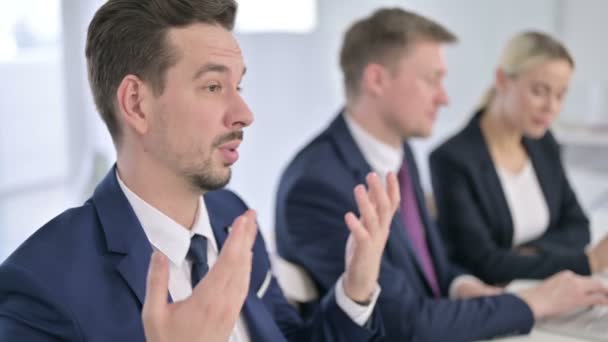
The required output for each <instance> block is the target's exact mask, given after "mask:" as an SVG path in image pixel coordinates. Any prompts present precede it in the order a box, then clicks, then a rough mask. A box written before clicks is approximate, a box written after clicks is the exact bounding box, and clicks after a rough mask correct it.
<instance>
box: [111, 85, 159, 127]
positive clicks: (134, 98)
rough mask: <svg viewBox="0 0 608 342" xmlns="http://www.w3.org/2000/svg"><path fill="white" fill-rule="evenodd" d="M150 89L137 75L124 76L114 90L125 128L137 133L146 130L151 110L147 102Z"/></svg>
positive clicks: (119, 113)
mask: <svg viewBox="0 0 608 342" xmlns="http://www.w3.org/2000/svg"><path fill="white" fill-rule="evenodd" d="M151 96H153V94H152V90H151V89H150V88H149V87H148V86H147V85H146V84H145V83H144V82H143V81H142V80H141V79H140V78H139V77H137V76H135V75H127V76H125V77H124V78H123V79H122V81H121V82H120V84H119V85H118V89H117V90H116V102H117V106H118V115H119V116H120V121H121V122H122V125H123V126H125V128H126V129H130V130H133V131H135V132H137V133H138V134H145V133H146V132H147V131H148V128H149V123H150V118H151V112H150V109H149V106H148V105H147V102H148V101H149V100H150V97H151Z"/></svg>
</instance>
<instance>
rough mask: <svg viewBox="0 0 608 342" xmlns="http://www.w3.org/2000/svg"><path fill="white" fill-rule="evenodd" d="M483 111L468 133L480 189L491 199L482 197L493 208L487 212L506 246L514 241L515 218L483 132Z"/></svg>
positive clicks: (470, 125)
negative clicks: (479, 173) (480, 183)
mask: <svg viewBox="0 0 608 342" xmlns="http://www.w3.org/2000/svg"><path fill="white" fill-rule="evenodd" d="M481 115H482V112H481V111H480V112H478V113H476V115H475V116H474V117H473V119H472V120H471V122H469V125H468V127H467V131H468V134H470V135H471V138H472V139H471V140H472V144H471V148H472V155H474V156H475V157H476V158H477V159H478V163H479V164H478V165H479V166H478V167H479V170H480V172H481V178H482V179H481V182H482V189H481V191H479V193H480V194H483V196H489V197H490V198H489V199H487V200H486V199H482V203H483V204H484V205H489V206H491V208H489V209H490V210H487V211H486V212H488V213H490V215H489V217H487V218H486V219H488V220H489V222H490V224H492V225H493V226H495V227H497V228H500V229H501V231H502V241H503V243H504V244H505V246H511V244H512V241H513V220H512V218H511V211H510V209H509V204H508V203H507V198H506V196H505V193H504V191H503V188H502V184H501V183H500V179H499V178H498V172H497V171H496V167H495V165H494V161H493V160H492V157H491V155H490V150H489V148H488V144H487V142H486V141H485V138H484V137H483V134H482V133H481V128H480V127H479V120H480V118H481Z"/></svg>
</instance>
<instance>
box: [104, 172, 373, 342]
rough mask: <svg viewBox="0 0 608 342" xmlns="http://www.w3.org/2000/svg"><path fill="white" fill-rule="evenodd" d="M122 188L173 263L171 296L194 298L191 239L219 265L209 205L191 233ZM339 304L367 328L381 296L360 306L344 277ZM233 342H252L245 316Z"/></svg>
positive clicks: (209, 260)
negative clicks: (200, 241)
mask: <svg viewBox="0 0 608 342" xmlns="http://www.w3.org/2000/svg"><path fill="white" fill-rule="evenodd" d="M116 177H117V179H118V184H119V185H120V188H121V189H122V191H123V193H124V194H125V196H126V197H127V200H128V201H129V204H131V207H132V208H133V211H134V212H135V216H137V219H138V220H139V223H140V224H141V226H142V228H143V230H144V232H145V234H146V236H147V237H148V240H150V243H151V244H152V246H153V247H154V249H156V250H159V251H160V252H162V253H163V254H165V255H166V256H167V259H168V260H169V293H170V294H171V298H172V299H173V300H174V301H179V300H182V299H185V298H187V297H189V296H190V295H191V294H192V283H191V272H192V263H191V262H190V261H189V260H188V259H186V255H187V254H188V249H189V248H190V239H191V238H192V236H194V235H195V234H199V235H202V236H204V237H205V238H207V244H208V245H207V263H208V264H209V268H211V267H212V266H213V264H215V262H216V260H217V256H218V254H219V251H218V248H217V242H216V240H215V235H214V234H213V229H212V228H211V223H210V221H209V214H208V213H207V207H206V206H205V201H204V200H203V198H202V197H201V198H200V199H199V202H198V213H197V215H196V218H195V221H194V224H193V225H192V228H191V229H188V228H186V227H184V226H182V225H180V224H179V223H177V222H175V221H174V220H173V219H171V218H170V217H168V216H167V215H165V214H163V213H162V212H160V211H159V210H158V209H156V208H154V207H153V206H151V205H150V204H148V203H147V202H146V201H144V200H143V199H141V198H140V197H139V196H137V195H136V194H135V193H134V192H133V191H131V189H129V188H128V187H127V186H126V185H125V184H124V183H123V181H122V179H120V176H119V175H118V172H117V173H116ZM335 294H336V302H337V304H338V306H339V307H340V308H341V309H342V310H343V311H344V312H345V313H346V314H347V315H348V316H349V317H350V318H351V319H352V320H353V321H354V322H356V323H357V324H359V325H360V326H362V325H364V324H365V323H366V322H367V321H368V320H369V318H370V316H371V314H372V311H373V309H374V307H375V305H376V302H377V300H378V296H379V295H380V287H379V286H377V288H376V290H375V291H374V294H373V296H372V299H371V301H370V304H369V305H365V306H362V305H359V304H357V303H355V302H354V301H352V300H351V299H350V298H348V296H346V294H345V293H344V288H343V286H342V277H340V279H339V280H338V282H337V283H336V289H335ZM229 341H230V342H249V341H250V338H249V332H248V330H247V323H246V321H245V319H244V317H243V315H241V316H240V317H239V319H238V320H237V322H236V326H235V327H234V329H233V331H232V335H231V336H230V340H229Z"/></svg>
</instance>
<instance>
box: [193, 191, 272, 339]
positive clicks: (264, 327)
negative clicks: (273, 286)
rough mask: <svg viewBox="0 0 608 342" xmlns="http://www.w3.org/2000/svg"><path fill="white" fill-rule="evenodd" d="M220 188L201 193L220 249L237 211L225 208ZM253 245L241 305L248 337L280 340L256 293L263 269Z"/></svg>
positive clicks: (226, 202) (263, 273)
mask: <svg viewBox="0 0 608 342" xmlns="http://www.w3.org/2000/svg"><path fill="white" fill-rule="evenodd" d="M221 196H222V194H221V193H220V192H215V193H209V194H207V195H205V196H204V200H205V205H206V206H207V212H208V213H209V221H210V223H211V228H212V229H213V233H214V235H215V239H216V241H217V246H218V250H219V251H221V248H222V246H223V245H224V242H225V241H226V239H227V238H228V234H229V231H230V226H231V224H232V222H233V221H234V219H235V218H236V217H237V216H238V215H240V214H241V213H239V212H231V211H230V210H228V209H227V205H228V201H230V199H229V198H222V197H221ZM256 248H262V247H261V246H257V243H256V246H254V255H253V261H252V262H253V264H252V268H251V280H250V283H249V292H248V294H247V297H246V299H245V303H244V305H243V309H242V314H243V315H244V316H245V320H246V321H247V330H248V332H249V336H250V338H251V341H284V338H283V334H282V333H281V331H280V330H279V328H278V326H277V325H276V324H275V323H274V318H273V317H272V315H271V314H270V312H268V309H267V308H266V306H265V304H264V303H263V302H262V301H261V300H260V299H259V298H258V297H257V285H259V284H258V283H260V281H259V279H262V280H263V278H264V277H265V276H266V274H265V269H262V270H260V267H261V266H259V265H260V263H261V262H260V261H258V258H260V255H259V254H260V253H255V249H256Z"/></svg>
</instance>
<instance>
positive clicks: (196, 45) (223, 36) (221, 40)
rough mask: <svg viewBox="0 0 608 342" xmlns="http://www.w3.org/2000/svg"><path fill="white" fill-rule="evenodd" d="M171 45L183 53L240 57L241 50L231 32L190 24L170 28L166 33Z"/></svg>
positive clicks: (211, 26) (214, 26)
mask: <svg viewBox="0 0 608 342" xmlns="http://www.w3.org/2000/svg"><path fill="white" fill-rule="evenodd" d="M168 38H169V41H170V42H171V44H172V45H174V46H175V47H177V48H179V49H180V50H182V51H184V52H190V53H208V54H215V55H218V56H224V57H240V56H241V55H242V52H241V48H240V46H239V44H238V42H237V41H236V38H235V37H234V35H233V34H232V32H231V31H228V30H226V29H225V28H223V27H221V26H219V25H211V24H202V23H201V24H192V25H189V26H186V27H183V28H172V29H170V30H169V33H168Z"/></svg>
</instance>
